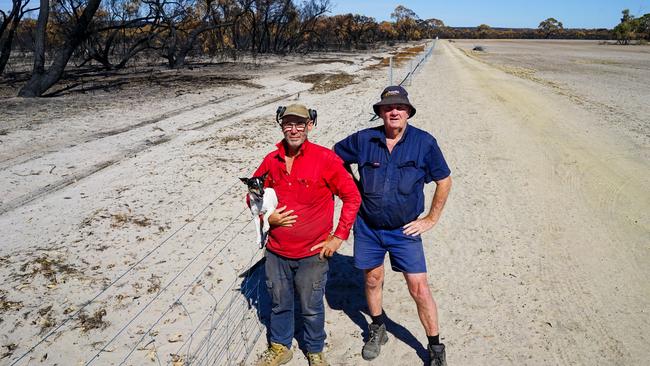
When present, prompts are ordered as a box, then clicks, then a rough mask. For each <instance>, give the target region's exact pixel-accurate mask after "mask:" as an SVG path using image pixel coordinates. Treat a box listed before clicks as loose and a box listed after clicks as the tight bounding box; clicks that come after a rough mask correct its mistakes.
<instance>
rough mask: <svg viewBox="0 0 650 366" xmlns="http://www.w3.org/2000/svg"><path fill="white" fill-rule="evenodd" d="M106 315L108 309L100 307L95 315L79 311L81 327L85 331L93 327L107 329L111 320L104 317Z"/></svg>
mask: <svg viewBox="0 0 650 366" xmlns="http://www.w3.org/2000/svg"><path fill="white" fill-rule="evenodd" d="M105 316H106V309H99V310H97V311H95V313H93V315H88V314H86V313H85V312H83V311H82V312H80V313H79V328H81V330H82V331H83V332H88V331H90V330H93V329H105V328H106V327H108V325H109V322H107V321H105V320H104V319H103V318H104V317H105Z"/></svg>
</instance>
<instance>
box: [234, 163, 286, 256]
mask: <svg viewBox="0 0 650 366" xmlns="http://www.w3.org/2000/svg"><path fill="white" fill-rule="evenodd" d="M267 175H268V173H264V174H263V175H262V176H260V177H252V178H239V179H240V180H241V181H242V182H244V183H246V185H247V186H248V198H249V200H250V201H249V207H250V209H251V213H252V214H253V218H256V219H255V220H254V221H255V230H256V232H257V243H258V244H259V245H260V248H262V247H263V246H264V245H265V244H266V239H267V236H268V233H269V228H270V225H269V216H271V214H272V213H273V211H275V209H276V207H277V206H278V196H277V195H276V194H275V190H274V189H273V188H264V180H266V176H267Z"/></svg>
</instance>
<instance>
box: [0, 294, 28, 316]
mask: <svg viewBox="0 0 650 366" xmlns="http://www.w3.org/2000/svg"><path fill="white" fill-rule="evenodd" d="M22 308H23V303H22V302H20V301H10V300H7V297H6V296H2V297H0V313H4V312H5V311H10V310H20V309H22Z"/></svg>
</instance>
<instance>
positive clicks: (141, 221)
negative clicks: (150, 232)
mask: <svg viewBox="0 0 650 366" xmlns="http://www.w3.org/2000/svg"><path fill="white" fill-rule="evenodd" d="M111 219H112V222H111V227H112V228H119V227H123V226H124V225H126V224H128V223H134V224H136V225H138V226H141V227H148V226H151V220H150V219H149V218H147V217H145V216H133V215H132V214H131V211H130V210H129V211H128V212H118V213H115V214H111Z"/></svg>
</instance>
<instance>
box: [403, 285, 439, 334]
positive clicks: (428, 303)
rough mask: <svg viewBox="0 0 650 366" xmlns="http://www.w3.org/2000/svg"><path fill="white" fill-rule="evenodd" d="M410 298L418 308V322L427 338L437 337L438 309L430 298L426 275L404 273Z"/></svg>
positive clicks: (431, 297)
mask: <svg viewBox="0 0 650 366" xmlns="http://www.w3.org/2000/svg"><path fill="white" fill-rule="evenodd" d="M404 278H405V279H406V284H407V285H408V288H409V292H410V293H411V297H413V300H415V304H416V305H417V308H418V316H419V317H420V322H421V323H422V325H423V326H424V330H425V331H426V332H427V336H435V335H438V307H437V306H436V302H435V301H434V300H433V296H431V290H430V289H429V284H428V283H427V274H426V273H404Z"/></svg>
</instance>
